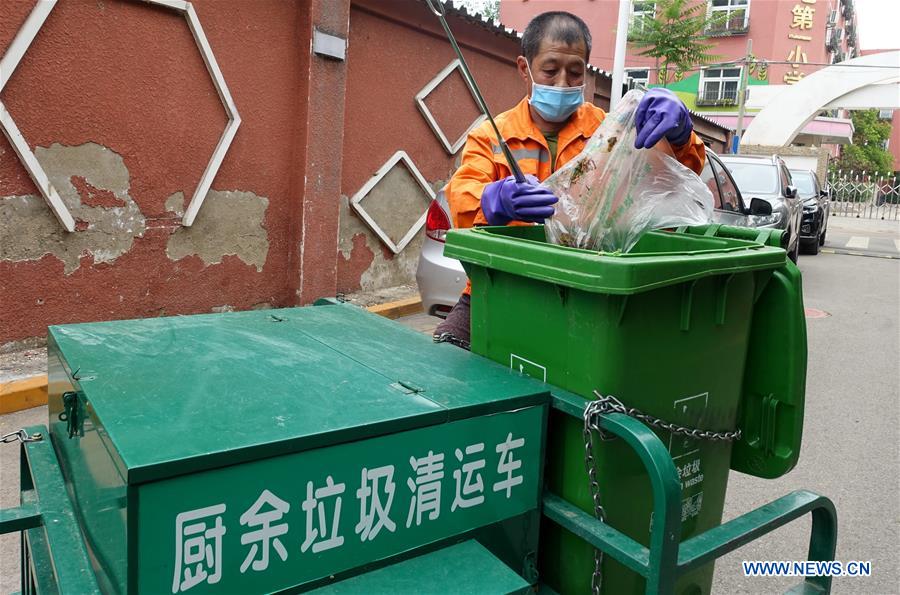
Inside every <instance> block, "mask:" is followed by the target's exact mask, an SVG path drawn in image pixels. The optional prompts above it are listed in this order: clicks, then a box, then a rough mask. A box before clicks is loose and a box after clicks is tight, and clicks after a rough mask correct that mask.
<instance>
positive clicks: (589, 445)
mask: <svg viewBox="0 0 900 595" xmlns="http://www.w3.org/2000/svg"><path fill="white" fill-rule="evenodd" d="M594 394H595V395H596V396H597V400H595V401H591V402H590V403H588V404H587V406H586V407H585V408H584V433H583V436H584V465H585V468H586V469H587V473H588V481H589V485H590V490H591V499H592V500H593V502H594V516H595V517H597V519H598V520H600V521H604V520H605V518H606V512H605V511H604V510H603V504H602V503H601V501H600V483H599V481H598V480H597V466H596V465H595V464H594V439H593V437H594V432H597V433H598V434H601V435H602V433H603V432H602V430H601V429H600V416H601V415H603V414H606V413H624V414H625V415H627V416H629V417H633V418H635V419H637V420H640V421H642V422H643V423H645V424H647V425H648V426H650V427H653V428H660V429H662V430H666V431H669V432H671V433H673V434H681V435H683V436H689V437H691V438H695V439H698V440H726V441H731V440H738V439H740V437H741V430H740V429H738V430H734V431H731V432H713V431H711V430H701V429H699V428H689V427H687V426H679V425H677V424H673V423H671V422H667V421H665V420H663V419H660V418H658V417H653V416H651V415H647V414H646V413H643V412H642V411H640V410H639V409H635V408H634V407H626V406H625V405H624V404H623V403H622V402H621V401H619V400H618V399H617V398H615V397H613V396H611V395H610V396H606V397H604V396H603V395H601V394H600V393H599V392H597V391H594ZM602 564H603V551H602V550H600V549H596V548H595V549H594V574H593V575H592V576H591V593H592V595H600V586H601V584H602V582H603V576H602V574H601V565H602Z"/></svg>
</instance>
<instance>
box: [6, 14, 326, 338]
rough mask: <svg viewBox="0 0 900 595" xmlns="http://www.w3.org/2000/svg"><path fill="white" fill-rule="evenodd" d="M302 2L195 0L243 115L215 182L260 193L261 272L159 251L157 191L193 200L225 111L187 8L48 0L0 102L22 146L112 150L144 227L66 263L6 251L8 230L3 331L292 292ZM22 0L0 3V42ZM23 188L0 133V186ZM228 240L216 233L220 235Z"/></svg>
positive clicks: (166, 227)
mask: <svg viewBox="0 0 900 595" xmlns="http://www.w3.org/2000/svg"><path fill="white" fill-rule="evenodd" d="M308 4H309V0H305V1H304V0H295V1H287V0H253V1H252V2H248V1H246V0H194V1H193V5H194V7H195V9H196V11H197V14H198V15H199V18H200V21H201V23H202V25H203V28H204V30H205V32H206V35H207V37H208V39H209V42H210V45H211V46H212V49H213V52H214V54H215V57H216V59H217V61H218V63H219V66H220V68H221V70H222V73H223V74H224V77H225V79H226V81H227V83H228V86H229V88H230V91H231V94H232V96H233V98H234V101H235V103H236V105H237V108H238V111H239V112H240V114H241V117H242V118H243V124H242V125H241V127H240V129H239V130H238V132H237V136H236V137H235V139H234V143H233V145H232V146H231V149H230V151H229V152H228V154H227V155H226V157H225V160H224V162H223V163H222V166H221V169H220V170H219V173H218V175H217V177H216V178H215V181H214V182H213V185H212V188H213V190H240V191H243V192H248V193H252V194H254V195H257V196H259V197H265V198H266V199H267V200H268V207H267V209H266V211H265V216H264V219H263V220H262V221H261V222H260V224H261V225H262V226H263V227H264V229H265V236H266V237H267V240H268V252H267V254H266V256H265V262H264V265H263V266H262V267H261V270H257V267H255V266H251V265H248V264H247V263H245V262H243V261H242V260H240V259H239V258H237V257H235V256H232V255H228V254H222V258H221V262H219V263H209V262H204V261H203V260H202V259H201V258H200V257H198V256H187V257H184V258H181V259H178V260H173V259H171V258H169V256H168V255H167V253H166V246H167V241H168V239H169V237H170V235H171V234H173V233H174V232H175V231H176V230H177V229H179V225H178V222H177V218H176V216H175V214H174V213H172V212H171V211H169V210H167V208H166V206H165V203H166V200H167V198H168V197H170V196H171V195H173V194H174V193H176V192H183V193H184V194H185V196H186V197H188V198H190V196H191V195H192V194H193V191H194V188H195V186H196V185H197V183H198V180H199V179H200V176H201V174H202V172H203V170H204V168H205V167H206V164H207V161H208V160H209V158H210V156H211V154H212V151H213V149H214V147H215V145H216V142H217V141H218V138H219V135H220V134H221V133H222V130H223V128H224V125H225V122H226V116H225V112H224V110H223V107H222V105H221V103H220V102H219V99H218V96H217V94H216V91H215V88H214V86H213V84H212V81H211V79H210V76H209V75H208V73H207V71H206V68H205V66H204V64H203V60H202V58H201V55H200V52H199V50H198V49H197V46H196V45H195V43H194V40H193V38H192V36H191V34H190V31H189V29H188V26H187V23H186V21H185V19H184V18H183V16H181V15H180V14H179V13H177V12H175V11H173V10H170V9H166V8H162V7H158V6H152V5H147V4H144V3H142V2H138V1H134V0H106V1H104V2H97V1H95V0H60V1H59V3H58V4H57V6H56V8H55V9H54V11H53V12H52V13H51V14H50V16H49V18H48V19H47V21H46V23H45V24H44V26H43V28H42V30H41V31H40V33H39V34H38V36H37V38H36V39H35V41H34V43H33V44H32V46H31V48H30V49H29V50H28V52H27V53H26V55H25V57H24V58H23V60H22V62H21V64H20V65H19V67H18V69H17V70H16V71H15V73H14V75H13V77H12V79H11V80H10V82H9V84H8V85H7V87H6V89H5V90H4V92H3V94H2V96H0V100H2V101H3V102H4V103H5V104H6V106H7V108H8V109H9V112H10V113H11V114H12V115H13V117H14V118H15V121H16V123H17V124H18V126H19V128H20V129H21V131H22V133H23V134H24V136H25V138H26V139H27V140H28V142H29V144H30V146H31V147H32V148H35V147H50V146H51V145H53V144H54V143H59V144H62V145H66V146H71V147H75V146H80V145H84V144H85V143H96V144H98V145H101V146H103V147H106V148H107V149H109V150H110V151H112V152H114V153H115V154H117V155H120V156H121V158H122V160H123V162H124V164H125V167H126V168H127V170H128V174H129V183H130V187H129V190H128V192H129V194H130V196H131V197H132V198H133V199H134V202H135V203H136V204H137V206H138V207H139V208H140V212H141V213H142V215H143V216H144V217H145V218H146V226H147V229H146V231H145V232H144V233H143V235H142V236H141V237H136V238H134V241H133V243H132V244H131V246H130V248H129V249H128V250H127V251H126V252H125V253H124V254H122V255H120V256H119V257H118V258H116V259H115V260H114V261H112V262H108V263H102V264H98V263H95V255H92V253H91V251H90V250H85V252H84V253H83V254H82V256H81V262H80V265H79V266H77V269H76V270H74V271H64V267H63V264H62V262H61V261H60V259H59V258H57V257H56V256H54V255H52V254H50V253H48V254H46V255H44V256H43V257H40V258H30V259H24V260H23V259H20V258H18V257H16V256H15V254H16V253H17V250H18V247H20V246H22V245H23V244H24V243H25V242H27V241H29V238H26V237H23V236H22V235H20V233H19V232H18V231H16V230H6V232H5V233H4V234H3V237H0V242H2V243H3V245H2V248H3V252H2V254H4V255H5V256H6V257H4V258H0V345H2V344H3V343H6V342H9V341H15V340H19V339H23V338H26V337H31V336H40V335H43V334H44V333H45V332H46V326H47V325H48V324H56V323H65V322H75V321H87V320H101V319H110V318H130V317H139V316H155V315H159V314H161V313H168V314H175V313H193V312H207V311H209V310H210V309H211V308H213V307H216V306H229V307H234V308H236V309H240V308H249V307H251V306H253V305H255V304H271V305H285V304H289V303H293V302H294V301H295V300H294V296H293V295H292V294H291V292H290V290H289V287H290V280H291V278H292V277H294V276H295V274H294V273H292V272H291V271H290V270H289V253H290V252H291V251H292V247H291V246H290V245H289V242H290V238H291V237H292V233H293V232H292V227H295V226H297V225H299V221H297V215H296V212H297V210H296V205H295V204H294V203H295V202H296V198H297V192H298V190H301V187H300V184H302V182H303V176H304V172H303V170H302V167H301V168H298V166H297V164H298V163H299V164H303V163H304V154H305V146H304V145H303V144H298V143H296V142H295V139H296V137H297V134H298V126H300V125H301V123H303V122H305V120H306V102H305V101H304V100H303V99H302V98H304V97H306V96H307V87H308V85H307V76H306V72H307V71H308V68H309V60H310V58H309V45H310V43H309V35H310V34H309V30H310V20H309V10H308V7H307V5H308ZM33 5H34V2H0V53H2V52H4V51H5V50H6V48H7V46H8V44H9V43H10V41H11V39H12V38H13V36H14V35H15V33H16V31H17V30H18V29H19V27H20V26H21V24H22V23H23V22H24V20H25V17H26V16H27V15H28V13H29V11H30V10H31V8H32V6H33ZM89 166H90V164H88V165H87V167H89ZM33 194H36V189H35V188H34V186H33V184H32V182H31V180H30V178H29V177H28V175H27V172H26V171H25V169H24V167H23V166H22V165H21V163H20V162H19V160H18V159H17V158H16V156H15V154H14V153H13V151H12V150H11V147H10V145H9V144H8V142H7V140H6V138H5V137H2V136H0V200H2V199H3V197H10V196H21V195H33ZM82 200H83V201H87V200H88V197H87V196H83V197H82ZM205 208H206V205H204V209H205ZM204 209H201V210H200V212H199V215H198V222H200V221H202V220H203V218H204V215H205V211H204ZM23 233H24V232H23ZM61 233H62V234H65V232H61ZM75 233H79V232H75ZM229 241H230V240H229V238H222V242H223V245H227V244H228V242H229ZM224 251H225V252H227V248H225V249H224Z"/></svg>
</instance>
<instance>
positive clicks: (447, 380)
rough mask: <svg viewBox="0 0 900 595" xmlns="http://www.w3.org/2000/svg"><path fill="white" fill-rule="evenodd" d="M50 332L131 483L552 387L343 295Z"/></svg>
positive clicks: (505, 405) (367, 433) (402, 426)
mask: <svg viewBox="0 0 900 595" xmlns="http://www.w3.org/2000/svg"><path fill="white" fill-rule="evenodd" d="M49 335H50V344H51V351H52V350H53V349H54V348H55V349H57V350H58V352H59V354H60V359H61V360H62V364H63V366H64V367H65V368H67V370H66V372H67V374H68V375H69V376H70V378H71V377H73V376H74V377H77V379H76V380H75V384H76V388H77V389H78V390H80V391H81V394H82V396H83V398H84V400H85V401H86V403H87V411H88V414H89V416H90V419H89V421H88V422H87V423H86V425H85V431H92V430H96V431H99V432H101V437H103V438H104V440H105V441H106V442H107V443H108V445H109V447H110V450H111V451H113V455H114V456H113V458H114V459H115V460H116V461H117V464H118V465H119V467H120V473H121V474H122V476H123V478H124V479H125V480H126V481H127V482H128V483H141V482H146V481H154V480H158V479H162V478H166V477H171V476H174V475H181V474H185V473H196V472H198V471H201V470H205V469H211V468H215V467H220V466H224V465H232V464H236V463H241V462H247V461H251V460H256V459H261V458H265V457H270V456H276V455H280V454H284V453H288V452H298V451H302V450H307V449H311V448H318V447H323V446H329V445H332V444H337V443H341V442H347V441H351V440H359V439H363V438H368V437H372V436H376V435H382V434H387V433H394V432H399V431H403V430H407V429H412V428H416V427H423V426H427V425H433V424H439V423H444V422H447V421H450V420H453V419H459V418H463V417H471V416H474V415H486V414H491V413H494V412H498V411H508V410H511V409H517V408H520V407H526V406H532V405H536V404H542V403H546V402H547V401H548V399H549V394H548V392H547V390H546V388H545V385H543V384H541V383H539V382H537V381H534V380H531V379H529V378H527V377H524V376H521V375H520V374H519V373H517V372H513V371H511V370H509V369H507V368H505V367H503V366H500V365H497V364H495V363H493V362H490V361H489V360H487V359H485V358H482V357H479V356H477V355H473V354H471V353H469V352H466V351H464V350H462V349H459V348H456V347H453V346H451V345H448V344H435V343H433V342H432V340H431V337H428V336H426V335H424V334H422V333H418V332H415V331H412V330H410V329H407V328H405V327H403V326H401V325H399V324H397V323H394V322H392V321H389V320H387V319H384V318H381V317H379V316H375V315H373V314H370V313H368V312H366V311H364V310H362V309H360V308H357V307H355V306H350V305H343V304H341V305H329V306H320V307H311V308H292V309H282V310H261V311H248V312H238V313H226V314H206V315H196V316H177V317H168V318H150V319H142V320H123V321H115V322H101V323H88V324H73V325H64V326H53V327H50V329H49ZM54 346H55V347H54ZM51 366H53V363H52V358H51ZM73 373H74V375H73ZM53 376H54V375H53V372H52V371H51V382H53V381H54V377H53ZM61 379H62V378H61V377H57V380H61ZM52 422H56V420H52ZM59 423H62V422H59Z"/></svg>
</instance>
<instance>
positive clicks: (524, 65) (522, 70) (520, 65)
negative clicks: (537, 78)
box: [516, 56, 531, 85]
mask: <svg viewBox="0 0 900 595" xmlns="http://www.w3.org/2000/svg"><path fill="white" fill-rule="evenodd" d="M516 70H518V71H519V76H520V77H522V80H523V81H525V84H526V85H530V84H531V77H529V76H528V61H527V60H526V59H525V56H519V57H518V58H516Z"/></svg>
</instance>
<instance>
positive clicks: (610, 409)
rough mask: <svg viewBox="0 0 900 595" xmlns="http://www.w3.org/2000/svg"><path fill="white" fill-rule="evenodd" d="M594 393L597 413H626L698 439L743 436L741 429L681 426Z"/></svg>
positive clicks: (650, 423)
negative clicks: (707, 428) (717, 429)
mask: <svg viewBox="0 0 900 595" xmlns="http://www.w3.org/2000/svg"><path fill="white" fill-rule="evenodd" d="M594 394H595V395H596V396H597V399H598V400H597V401H591V405H593V404H594V403H597V404H598V405H597V406H596V407H595V409H596V412H597V413H624V414H625V415H627V416H628V417H633V418H635V419H637V420H640V421H642V422H644V423H645V424H647V425H648V426H650V427H651V428H659V429H661V430H666V431H668V432H672V433H673V434H681V435H682V436H688V437H690V438H694V439H697V440H724V441H729V442H730V441H733V440H740V438H741V430H740V429H737V430H732V431H730V432H714V431H712V430H701V429H700V428H689V427H687V426H679V425H678V424H673V423H672V422H668V421H666V420H664V419H660V418H658V417H653V416H652V415H647V414H646V413H644V412H642V411H641V410H639V409H635V408H634V407H626V406H625V405H623V404H622V402H621V401H619V400H618V399H617V398H615V397H613V396H612V395H610V396H608V397H604V396H603V395H601V394H600V393H599V392H597V391H594ZM585 415H587V412H585Z"/></svg>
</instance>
